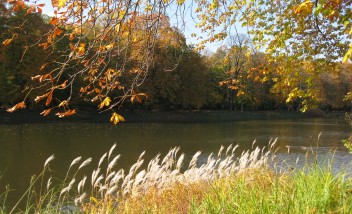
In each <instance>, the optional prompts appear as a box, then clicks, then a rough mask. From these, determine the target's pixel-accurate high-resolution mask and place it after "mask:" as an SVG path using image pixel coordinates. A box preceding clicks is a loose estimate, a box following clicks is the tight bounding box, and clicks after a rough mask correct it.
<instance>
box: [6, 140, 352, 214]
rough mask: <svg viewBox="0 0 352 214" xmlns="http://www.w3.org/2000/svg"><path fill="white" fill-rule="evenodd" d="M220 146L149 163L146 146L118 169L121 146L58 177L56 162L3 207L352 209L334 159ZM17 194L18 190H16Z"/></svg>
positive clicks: (351, 188)
mask: <svg viewBox="0 0 352 214" xmlns="http://www.w3.org/2000/svg"><path fill="white" fill-rule="evenodd" d="M236 148H237V147H232V146H230V147H228V148H220V150H219V152H218V153H217V154H211V155H209V156H207V157H204V156H203V155H202V154H201V153H200V152H197V153H196V154H195V155H194V156H193V157H192V158H191V160H190V161H189V162H186V161H185V159H187V158H186V157H185V156H184V155H183V154H179V148H174V149H172V150H170V152H169V153H168V154H167V155H166V156H164V157H161V156H156V157H155V158H154V159H152V160H151V161H150V162H149V163H147V167H145V168H143V166H144V165H145V164H143V162H144V160H143V154H141V156H140V157H139V158H138V160H137V161H136V163H135V164H134V165H132V166H131V168H130V169H129V170H126V171H125V170H123V169H116V167H115V165H116V163H117V161H118V159H119V157H120V156H119V155H114V152H113V150H114V146H113V147H112V148H111V149H110V150H109V151H107V152H106V153H105V154H103V156H102V157H101V158H100V160H98V161H97V162H96V163H93V164H96V165H97V167H96V169H95V170H94V171H93V172H91V173H90V174H84V173H81V171H82V169H83V168H84V167H85V166H86V165H88V164H92V163H91V162H92V160H91V159H90V158H88V159H86V160H83V159H82V158H81V157H78V158H76V159H75V160H73V161H72V163H71V165H70V166H69V167H68V170H67V174H66V175H64V178H63V179H60V181H58V180H57V179H56V178H55V177H52V173H51V170H50V163H51V161H52V160H53V159H54V157H53V156H51V157H50V158H48V160H47V161H46V162H45V163H44V169H43V171H42V172H41V173H40V174H39V175H38V176H34V177H33V179H32V182H31V184H30V186H29V188H28V190H27V191H26V192H25V193H24V194H23V195H22V197H20V198H19V199H18V201H15V202H12V203H10V202H8V201H7V200H6V198H7V192H5V193H3V194H1V195H0V202H1V203H0V213H70V212H71V213H351V212H352V180H350V178H349V176H348V175H347V174H345V173H344V172H339V173H338V174H336V173H335V174H333V173H332V171H331V168H330V167H329V166H330V165H329V164H328V163H327V165H326V167H321V166H319V165H307V166H305V167H304V168H302V169H291V168H290V167H289V166H288V168H287V170H283V171H281V172H276V171H275V169H273V168H271V167H269V164H270V163H271V161H273V160H274V159H273V156H272V153H271V151H270V150H271V149H273V148H274V145H273V144H271V145H270V146H269V150H268V149H259V148H256V149H254V150H253V151H247V152H244V153H242V155H241V156H236V155H235V150H236ZM9 194H11V193H9Z"/></svg>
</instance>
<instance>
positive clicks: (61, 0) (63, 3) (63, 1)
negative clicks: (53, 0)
mask: <svg viewBox="0 0 352 214" xmlns="http://www.w3.org/2000/svg"><path fill="white" fill-rule="evenodd" d="M65 4H66V0H59V3H58V5H57V6H58V7H64V6H65Z"/></svg>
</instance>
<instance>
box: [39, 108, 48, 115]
mask: <svg viewBox="0 0 352 214" xmlns="http://www.w3.org/2000/svg"><path fill="white" fill-rule="evenodd" d="M50 111H51V108H49V109H46V110H44V111H42V112H41V113H40V115H43V116H44V117H45V116H47V115H48V114H50Z"/></svg>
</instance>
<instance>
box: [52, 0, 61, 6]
mask: <svg viewBox="0 0 352 214" xmlns="http://www.w3.org/2000/svg"><path fill="white" fill-rule="evenodd" d="M51 4H52V5H53V7H57V5H58V4H59V1H58V0H51Z"/></svg>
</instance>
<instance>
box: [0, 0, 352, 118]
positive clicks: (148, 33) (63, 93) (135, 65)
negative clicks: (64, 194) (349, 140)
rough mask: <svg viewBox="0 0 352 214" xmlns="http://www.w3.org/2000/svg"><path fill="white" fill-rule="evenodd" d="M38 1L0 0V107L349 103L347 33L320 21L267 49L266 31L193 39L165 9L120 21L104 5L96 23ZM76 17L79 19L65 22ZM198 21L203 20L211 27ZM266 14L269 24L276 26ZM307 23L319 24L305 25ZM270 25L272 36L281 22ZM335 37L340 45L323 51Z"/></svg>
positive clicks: (67, 110) (327, 106) (248, 107)
mask: <svg viewBox="0 0 352 214" xmlns="http://www.w3.org/2000/svg"><path fill="white" fill-rule="evenodd" d="M20 2H21V1H20ZM60 2H61V1H60ZM60 2H59V3H60ZM61 3H66V2H65V1H62V2H61ZM179 3H180V2H178V4H179ZM181 3H182V2H181ZM67 4H68V3H67ZM42 6H43V4H42V5H40V4H38V5H25V4H24V3H23V4H19V3H16V2H11V1H10V3H6V2H2V3H1V7H0V14H1V16H0V32H1V34H0V41H2V45H1V46H0V69H1V71H0V72H1V76H0V83H1V84H0V96H1V97H0V108H3V109H8V111H10V112H12V111H15V110H17V109H20V108H29V109H38V110H41V111H42V113H41V114H42V115H44V116H45V115H48V114H49V113H51V110H56V111H58V113H57V115H58V116H59V117H64V116H69V115H70V114H74V113H75V112H76V109H79V110H84V109H98V110H99V111H106V110H113V109H127V110H199V109H216V110H219V109H221V110H228V111H253V110H291V111H306V110H307V109H315V108H319V109H321V110H324V111H330V110H349V108H350V107H351V101H350V99H349V92H350V91H351V84H350V82H351V78H352V74H351V72H350V71H351V64H350V63H349V60H348V59H344V60H343V62H342V60H341V59H340V58H338V57H339V56H341V55H343V54H344V53H346V51H347V50H348V46H349V39H348V38H345V39H341V38H342V37H341V36H338V35H335V34H334V33H331V34H330V35H329V38H326V37H327V36H326V35H327V34H328V33H329V32H331V29H329V28H328V27H327V26H328V23H325V22H323V21H321V23H319V24H320V28H319V27H318V30H319V31H324V32H325V35H323V37H324V38H325V39H320V40H318V41H310V40H309V39H311V37H314V36H317V37H316V38H319V35H320V33H319V32H316V33H317V35H314V34H312V35H310V34H307V33H304V30H302V29H301V31H302V32H301V34H302V35H303V36H305V38H307V39H305V41H304V42H303V43H302V41H303V40H302V41H300V40H299V39H297V40H296V41H297V42H296V43H295V42H294V41H292V40H291V39H292V38H293V37H294V35H293V33H292V32H291V34H292V35H291V36H292V38H291V39H290V38H287V41H286V43H289V44H290V46H288V47H287V46H286V47H285V48H284V50H285V51H284V54H282V53H283V52H282V49H281V50H278V49H279V47H276V49H274V48H273V47H271V46H272V43H268V44H269V45H267V50H264V49H263V48H257V46H256V45H258V41H260V42H263V40H267V39H266V38H268V36H264V35H263V33H258V32H256V33H254V36H253V32H249V34H242V33H238V31H237V30H236V32H235V33H233V34H232V35H230V36H228V37H227V38H226V39H225V38H222V37H224V36H223V34H224V33H222V34H221V33H219V34H212V35H213V37H210V38H208V40H209V41H202V42H200V43H199V44H187V41H186V36H185V35H184V34H183V32H182V30H180V29H179V28H177V27H174V26H172V25H171V24H170V18H169V17H168V16H167V15H163V14H161V15H160V14H159V16H158V18H157V20H156V21H157V27H155V26H156V25H155V26H154V27H153V26H152V27H149V28H146V27H143V25H148V23H147V22H149V21H150V20H151V21H155V20H154V19H155V17H153V16H156V14H155V11H154V9H153V10H152V11H149V9H150V8H144V10H145V12H146V14H141V13H137V12H135V13H134V14H132V12H131V14H132V15H131V16H132V17H130V18H129V19H128V18H126V20H125V21H121V20H123V19H121V20H120V22H119V23H116V20H114V19H113V18H114V17H109V13H108V12H106V11H105V10H109V9H116V10H117V9H118V8H119V6H116V5H115V7H114V8H109V6H106V7H102V8H101V11H100V12H101V14H103V15H105V17H104V16H103V15H102V17H103V18H100V19H99V18H95V20H94V24H92V22H91V21H89V20H88V17H89V16H88V17H86V18H82V20H83V19H84V20H86V22H85V23H83V24H80V23H82V20H75V18H76V19H77V17H79V15H77V14H73V15H72V14H71V15H66V16H67V17H65V13H64V12H61V14H64V15H61V16H59V15H57V14H56V16H54V17H49V16H47V15H45V14H42V9H41V7H42ZM300 6H301V8H295V10H296V12H297V11H298V12H297V13H298V14H303V16H306V15H304V13H305V12H307V11H305V10H307V9H306V6H307V5H306V6H305V5H304V4H302V5H300ZM72 7H74V6H72ZM111 7H112V6H111ZM219 7H220V6H219ZM307 7H309V5H308V6H307ZM58 8H59V9H60V6H58ZM84 8H89V7H88V5H86V6H85V7H84ZM263 8H265V7H263ZM120 9H121V8H120ZM198 9H199V10H200V9H201V7H200V8H198ZM208 9H209V10H211V9H212V8H211V7H210V8H209V7H208ZM213 9H214V8H213ZM72 10H73V11H74V8H73V9H72ZM77 10H78V9H77ZM81 10H82V11H83V9H81ZM150 10H151V9H150ZM300 10H301V11H300ZM58 11H59V10H58ZM76 12H77V13H78V11H76ZM149 12H150V13H149ZM88 14H90V13H89V12H88ZM150 14H151V15H150ZM122 15H126V14H124V13H122V14H120V16H122ZM129 15H130V14H129ZM115 16H117V15H115ZM63 17H64V18H63ZM92 17H93V18H94V16H92ZM115 18H116V17H115ZM262 18H263V20H264V19H265V17H262ZM269 18H270V17H269ZM303 18H305V17H303ZM70 19H71V20H75V21H76V22H75V21H73V22H72V21H70V22H67V20H70ZM117 19H118V18H117ZM87 20H88V21H87ZM207 20H210V19H209V17H208V18H207ZM331 20H332V19H331ZM296 21H297V22H298V23H300V22H301V21H302V20H299V19H297V20H296ZM64 22H67V23H66V24H65V23H64ZM144 22H146V23H144ZM220 22H221V19H220ZM319 22H320V21H319ZM68 23H69V24H68ZM202 23H203V25H202V24H200V25H199V27H200V28H209V27H207V24H206V23H205V22H202ZM268 23H270V22H267V24H266V26H265V27H272V26H270V25H271V24H268ZM220 24H221V23H218V25H220ZM257 24H259V25H260V26H261V25H263V23H257ZM313 24H314V23H313ZM285 26H287V24H285ZM309 27H311V28H312V27H314V26H304V28H307V29H309ZM325 27H326V29H324V28H325ZM110 28H111V29H110ZM154 28H155V29H154ZM271 29H272V32H271V33H272V34H273V35H275V31H277V30H278V29H274V28H271ZM292 30H293V29H291V31H292ZM298 30H299V29H298ZM99 32H100V33H101V35H104V36H103V37H104V38H102V36H101V35H100V36H99ZM251 33H252V35H251ZM276 33H277V32H276ZM281 36H285V35H281ZM146 37H147V38H148V39H144V38H146ZM286 37H287V35H286ZM275 38H276V37H275ZM220 39H222V40H224V42H223V45H222V46H221V47H219V48H218V49H217V50H216V51H215V52H211V51H208V50H206V49H203V48H204V47H202V44H204V42H213V41H214V40H220ZM326 41H327V43H324V42H326ZM272 42H273V41H272ZM316 42H319V44H318V45H319V46H316V45H315V43H316ZM276 44H277V41H276ZM312 44H313V45H312ZM329 44H330V46H331V44H332V45H333V47H334V50H332V49H330V51H327V49H328V48H330V46H329ZM309 45H312V46H314V47H309ZM302 46H303V47H302ZM146 47H147V48H146ZM148 47H151V48H148ZM311 49H313V50H311ZM268 50H269V51H268ZM270 50H271V51H272V52H270ZM273 50H276V52H275V51H273ZM274 52H275V53H274ZM273 53H274V54H273ZM278 53H279V54H278ZM34 91H35V92H34ZM11 107H12V108H11ZM62 110H63V111H62Z"/></svg>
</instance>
